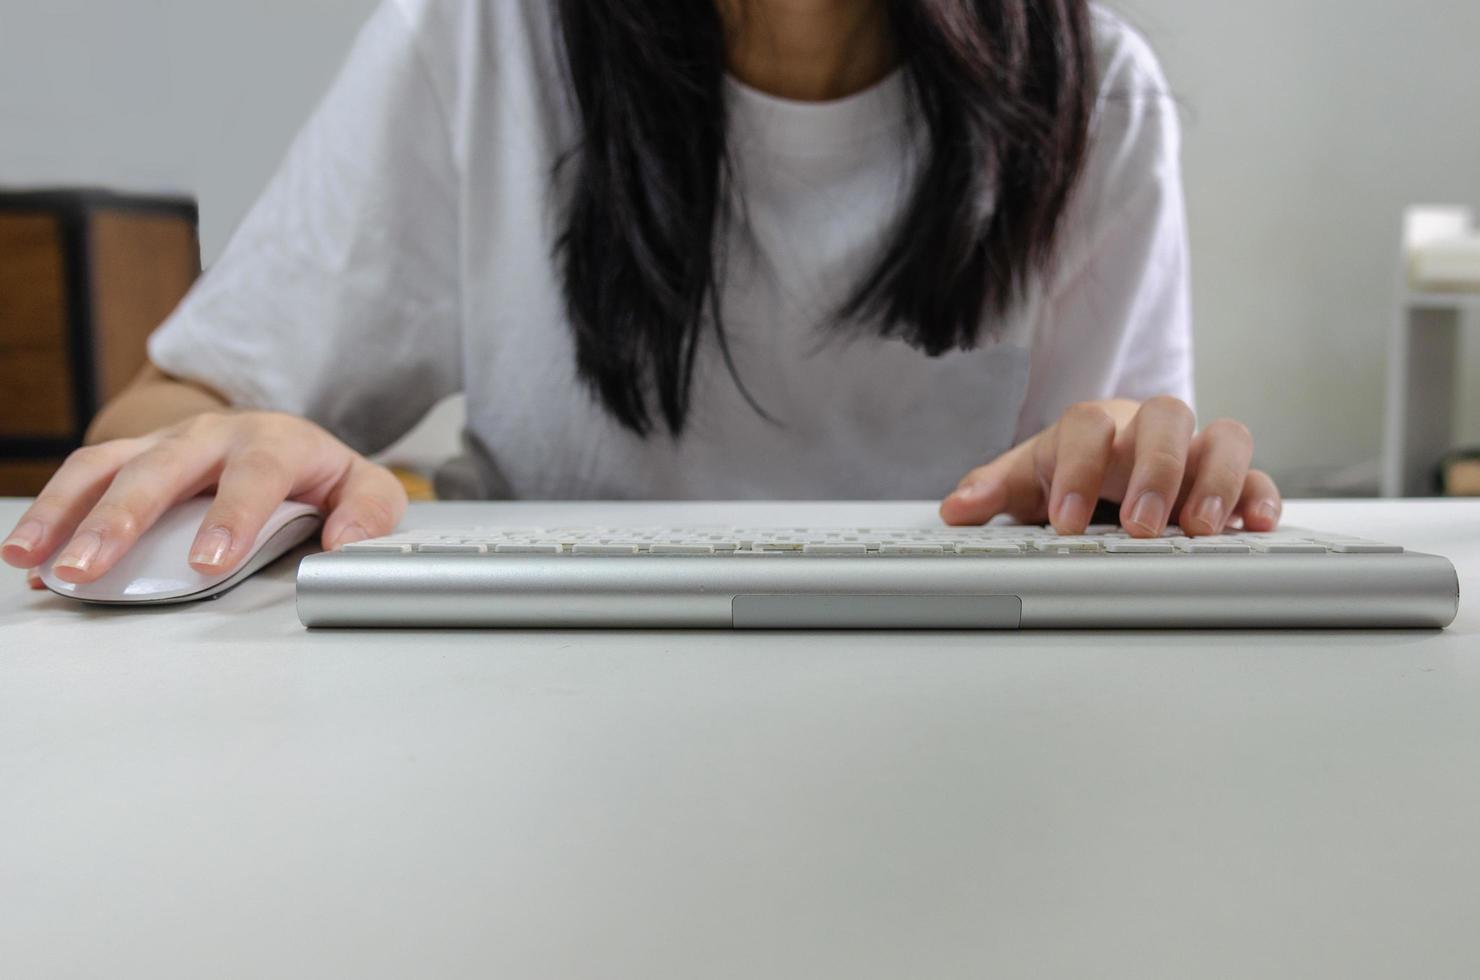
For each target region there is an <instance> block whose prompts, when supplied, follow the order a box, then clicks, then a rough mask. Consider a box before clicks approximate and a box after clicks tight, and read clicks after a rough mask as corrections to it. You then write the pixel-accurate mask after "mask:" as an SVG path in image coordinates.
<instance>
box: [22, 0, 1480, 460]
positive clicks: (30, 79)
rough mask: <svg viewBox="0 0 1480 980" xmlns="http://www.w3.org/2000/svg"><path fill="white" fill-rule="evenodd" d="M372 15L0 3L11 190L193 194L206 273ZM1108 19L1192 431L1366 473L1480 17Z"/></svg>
mask: <svg viewBox="0 0 1480 980" xmlns="http://www.w3.org/2000/svg"><path fill="white" fill-rule="evenodd" d="M373 5H374V0H313V2H311V3H303V2H289V0H254V2H251V3H243V2H239V0H238V2H225V0H153V2H149V3H137V2H136V3H128V4H117V3H112V2H107V0H47V2H44V3H37V2H32V0H0V183H11V184H17V183H74V182H82V183H103V184H109V185H116V186H119V187H127V188H138V189H160V190H183V191H189V192H192V193H194V194H196V195H197V196H198V197H199V198H200V199H201V201H202V206H203V217H202V220H203V229H202V234H203V243H204V249H205V253H206V259H207V261H210V259H211V258H213V257H214V256H215V255H216V254H217V253H219V251H220V249H221V246H222V244H223V243H224V240H225V238H226V237H227V235H228V234H229V232H230V229H231V227H232V226H233V225H234V224H235V222H236V221H237V220H238V219H239V218H240V217H241V215H242V213H243V212H244V210H245V209H246V208H247V207H248V205H249V204H250V203H251V201H252V199H253V196H254V195H255V194H256V192H257V191H258V190H259V189H260V187H261V185H262V184H263V182H264V181H265V180H266V178H267V176H268V175H269V173H270V172H271V170H272V168H273V166H274V164H275V163H276V161H277V159H278V158H279V156H280V154H281V153H282V151H283V148H284V147H285V145H286V143H287V141H288V140H289V138H290V137H291V135H292V133H293V131H294V130H295V128H296V127H297V125H298V124H299V123H300V122H301V120H302V119H303V117H304V115H305V114H306V113H307V111H308V110H309V108H310V106H311V104H312V102H313V100H314V99H315V97H316V96H317V95H318V94H319V93H320V92H321V91H322V89H323V87H324V86H325V85H326V84H327V82H328V80H329V78H330V76H331V75H332V73H333V71H334V68H335V67H336V65H337V63H338V61H339V59H340V58H341V57H342V56H343V54H344V51H345V50H346V48H347V46H348V44H349V42H350V39H351V37H352V36H353V32H354V30H355V27H356V26H357V24H358V23H359V22H360V21H362V20H363V18H364V17H365V16H366V15H367V14H368V12H369V10H370V9H371V8H372V7H373ZM1117 6H1118V7H1119V9H1121V10H1122V11H1124V12H1125V13H1126V14H1127V15H1128V16H1129V17H1130V18H1131V20H1132V21H1133V22H1134V23H1136V24H1137V25H1138V26H1139V27H1141V28H1142V30H1143V31H1145V33H1146V34H1147V35H1148V36H1149V37H1150V38H1151V40H1152V42H1153V44H1154V45H1155V46H1156V47H1157V48H1158V50H1159V51H1160V53H1161V55H1162V58H1163V61H1164V62H1165V64H1166V67H1167V71H1168V74H1169V76H1170V78H1171V82H1172V85H1173V88H1174V89H1175V91H1176V93H1177V95H1178V96H1180V98H1181V99H1182V101H1183V102H1184V103H1185V105H1186V124H1187V144H1186V167H1187V186H1188V196H1189V209H1190V213H1191V221H1192V239H1193V256H1194V263H1195V265H1194V273H1195V277H1196V280H1195V300H1196V310H1197V317H1198V387H1199V392H1200V406H1199V407H1200V409H1201V410H1202V414H1203V415H1204V417H1205V418H1212V417H1213V416H1215V415H1233V416H1237V417H1240V418H1243V419H1245V420H1247V421H1248V422H1249V423H1250V425H1251V426H1252V427H1253V428H1254V430H1255V433H1256V435H1257V436H1258V438H1259V441H1260V447H1261V448H1260V452H1261V457H1262V459H1263V461H1264V462H1265V464H1266V465H1268V466H1269V467H1270V468H1271V469H1273V470H1275V471H1276V472H1278V473H1283V474H1289V475H1291V476H1292V477H1293V476H1306V475H1308V474H1310V473H1311V472H1313V471H1319V472H1324V471H1326V470H1331V469H1336V468H1340V467H1345V466H1350V465H1353V464H1360V463H1361V462H1363V461H1365V460H1369V459H1372V458H1374V457H1375V456H1376V454H1377V452H1378V449H1379V439H1380V432H1381V411H1382V382H1383V359H1384V356H1385V351H1386V331H1387V325H1388V321H1389V319H1390V304H1391V302H1392V294H1393V290H1394V276H1395V271H1394V267H1395V249H1396V242H1397V233H1398V216H1399V213H1400V211H1401V209H1402V207H1403V205H1404V204H1405V203H1408V202H1411V201H1437V202H1449V201H1453V202H1461V203H1470V204H1477V205H1480V125H1476V124H1475V122H1474V120H1475V119H1476V118H1477V115H1480V55H1477V53H1476V47H1475V39H1476V38H1477V37H1480V4H1477V3H1475V2H1474V0H1418V2H1414V3H1396V2H1393V0H1296V2H1294V3H1292V2H1291V0H1239V2H1237V3H1204V2H1191V3H1189V2H1187V0H1121V2H1120V3H1118V4H1117ZM1475 349H1476V345H1475V344H1473V343H1472V344H1471V345H1470V347H1469V349H1468V350H1469V354H1468V356H1467V358H1466V360H1467V366H1466V378H1467V385H1466V388H1467V391H1468V392H1470V393H1471V394H1469V395H1467V396H1466V398H1465V401H1464V405H1463V407H1464V411H1465V417H1466V420H1467V423H1468V424H1467V425H1466V426H1465V429H1464V433H1463V434H1464V435H1465V437H1466V438H1467V439H1469V440H1472V441H1473V440H1477V439H1480V355H1477V354H1476V353H1475Z"/></svg>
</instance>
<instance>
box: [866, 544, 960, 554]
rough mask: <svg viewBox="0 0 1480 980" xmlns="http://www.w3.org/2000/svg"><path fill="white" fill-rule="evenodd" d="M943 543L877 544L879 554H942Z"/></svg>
mask: <svg viewBox="0 0 1480 980" xmlns="http://www.w3.org/2000/svg"><path fill="white" fill-rule="evenodd" d="M945 553H946V549H945V546H944V545H939V544H885V545H880V546H879V554H881V555H943V554H945Z"/></svg>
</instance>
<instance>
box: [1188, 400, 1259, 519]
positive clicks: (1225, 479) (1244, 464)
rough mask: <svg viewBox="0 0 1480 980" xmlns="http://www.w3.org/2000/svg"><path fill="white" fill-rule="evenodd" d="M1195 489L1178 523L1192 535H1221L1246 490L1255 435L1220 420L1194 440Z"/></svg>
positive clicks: (1243, 428)
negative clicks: (1245, 484)
mask: <svg viewBox="0 0 1480 980" xmlns="http://www.w3.org/2000/svg"><path fill="white" fill-rule="evenodd" d="M1193 443H1194V445H1193V447H1192V453H1191V458H1192V463H1193V467H1194V468H1195V470H1196V472H1194V473H1191V474H1189V475H1190V477H1191V479H1192V489H1191V490H1190V491H1189V492H1188V494H1187V497H1186V500H1185V501H1184V502H1183V504H1182V510H1181V513H1180V514H1179V515H1178V518H1177V523H1178V524H1180V525H1181V527H1182V530H1184V531H1186V532H1187V533H1188V534H1191V535H1203V534H1222V533H1223V528H1224V527H1225V526H1227V524H1228V520H1229V518H1230V517H1232V516H1233V509H1234V507H1235V506H1237V504H1238V502H1239V498H1240V497H1241V496H1242V495H1243V491H1244V478H1245V477H1247V476H1248V474H1249V463H1250V461H1251V460H1252V459H1253V458H1254V437H1253V436H1252V435H1250V434H1249V430H1248V428H1247V427H1245V426H1244V425H1243V424H1242V423H1240V422H1235V421H1233V420H1231V419H1219V420H1218V421H1216V422H1213V423H1212V424H1210V425H1209V426H1208V427H1207V428H1205V429H1203V431H1202V432H1200V433H1199V434H1198V435H1197V437H1196V438H1195V439H1194V440H1193Z"/></svg>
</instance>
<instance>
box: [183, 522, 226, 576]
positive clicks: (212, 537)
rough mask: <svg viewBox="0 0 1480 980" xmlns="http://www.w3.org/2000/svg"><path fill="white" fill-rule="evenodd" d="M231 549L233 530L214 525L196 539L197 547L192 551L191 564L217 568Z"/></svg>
mask: <svg viewBox="0 0 1480 980" xmlns="http://www.w3.org/2000/svg"><path fill="white" fill-rule="evenodd" d="M230 550H231V532H230V531H228V530H226V528H224V527H213V528H211V529H210V530H209V531H207V532H206V533H205V534H202V535H201V536H200V537H199V538H198V539H197V540H196V542H195V548H194V550H192V551H191V552H190V564H192V565H209V566H210V567H212V568H215V567H217V566H220V565H222V564H224V563H225V561H226V553H227V552H228V551H230Z"/></svg>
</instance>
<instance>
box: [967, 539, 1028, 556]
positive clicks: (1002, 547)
mask: <svg viewBox="0 0 1480 980" xmlns="http://www.w3.org/2000/svg"><path fill="white" fill-rule="evenodd" d="M1022 553H1023V546H1022V545H1020V544H1012V543H1008V542H1005V541H994V542H987V541H980V542H978V541H972V542H964V541H963V542H958V543H957V545H956V554H958V555H1020V554H1022Z"/></svg>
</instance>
